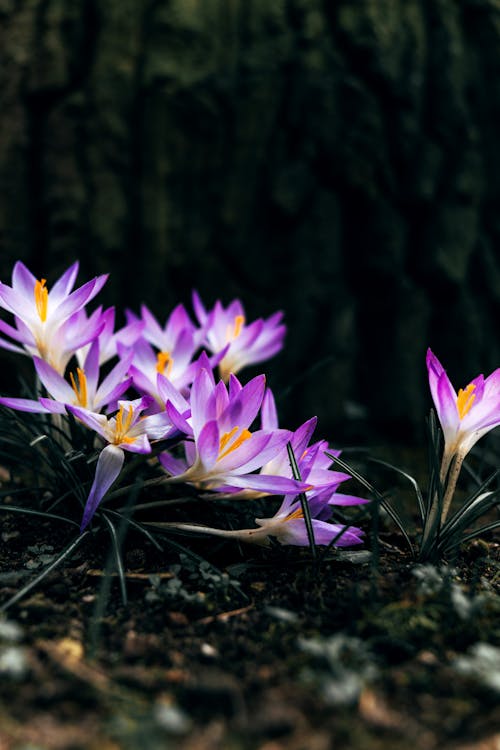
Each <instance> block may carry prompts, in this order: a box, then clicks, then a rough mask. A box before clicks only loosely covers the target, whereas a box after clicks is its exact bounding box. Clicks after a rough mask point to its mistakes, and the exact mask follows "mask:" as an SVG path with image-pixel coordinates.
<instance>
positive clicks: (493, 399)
mask: <svg viewBox="0 0 500 750" xmlns="http://www.w3.org/2000/svg"><path fill="white" fill-rule="evenodd" d="M427 369H428V373H429V386H430V389H431V394H432V399H433V401H434V406H435V407H436V411H437V415H438V418H439V421H440V423H441V427H442V429H443V434H444V441H445V447H444V455H445V456H446V457H447V460H448V465H449V462H450V461H451V459H452V458H453V456H454V455H455V454H460V455H461V456H462V457H465V456H466V455H467V453H468V452H469V451H470V449H471V448H472V447H473V445H475V443H476V442H477V441H478V440H479V439H480V438H481V437H482V436H483V435H485V434H486V433H487V432H489V431H490V430H492V429H493V428H494V427H497V426H498V425H500V368H498V369H497V370H495V371H494V372H492V373H491V375H489V376H488V377H487V378H484V376H483V375H478V376H477V377H476V378H474V380H472V381H471V382H470V383H469V385H467V386H466V387H465V388H460V389H459V391H458V394H457V393H456V391H455V389H454V388H453V386H452V384H451V382H450V379H449V378H448V375H447V374H446V372H445V370H444V368H443V366H442V365H441V363H440V362H439V360H438V358H437V357H436V356H435V355H434V354H433V353H432V352H431V350H430V349H428V351H427Z"/></svg>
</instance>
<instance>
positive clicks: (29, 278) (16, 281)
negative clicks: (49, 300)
mask: <svg viewBox="0 0 500 750" xmlns="http://www.w3.org/2000/svg"><path fill="white" fill-rule="evenodd" d="M36 281H37V280H36V278H35V276H33V274H32V273H31V271H29V270H28V268H26V266H25V265H24V263H23V262H22V261H20V260H19V261H17V263H16V264H15V266H14V270H13V271H12V286H13V288H14V289H16V291H19V292H20V293H21V294H23V295H24V296H25V297H27V298H28V299H34V291H35V284H36Z"/></svg>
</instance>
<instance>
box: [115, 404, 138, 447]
mask: <svg viewBox="0 0 500 750" xmlns="http://www.w3.org/2000/svg"><path fill="white" fill-rule="evenodd" d="M133 417H134V409H133V407H132V406H131V407H130V408H129V410H128V412H127V416H126V417H125V421H124V420H123V405H122V406H120V410H119V412H118V414H117V415H116V427H115V440H114V442H115V445H118V444H119V443H133V442H134V441H135V438H133V437H128V436H127V432H128V430H129V428H130V425H131V423H132V419H133Z"/></svg>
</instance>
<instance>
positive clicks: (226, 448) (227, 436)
mask: <svg viewBox="0 0 500 750" xmlns="http://www.w3.org/2000/svg"><path fill="white" fill-rule="evenodd" d="M239 429H240V428H239V427H233V429H232V430H230V432H225V433H224V434H223V435H222V436H221V438H220V440H219V457H218V459H217V461H220V460H221V458H225V457H226V456H227V455H229V453H232V452H233V451H235V450H236V449H237V448H239V447H240V445H242V444H243V443H244V442H245V440H248V438H249V437H250V436H251V435H252V433H251V432H250V431H249V430H242V431H241V435H240V436H239V437H237V438H236V440H234V441H233V442H231V440H232V439H233V437H234V436H235V435H236V434H237V432H238V430H239Z"/></svg>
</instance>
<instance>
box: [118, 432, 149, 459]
mask: <svg viewBox="0 0 500 750" xmlns="http://www.w3.org/2000/svg"><path fill="white" fill-rule="evenodd" d="M130 432H131V430H129V432H128V434H129V435H130ZM118 447H119V448H123V450H124V451H129V452H130V453H144V454H146V453H151V444H150V442H149V440H148V436H147V435H146V434H145V433H144V434H141V435H137V436H136V437H134V441H133V442H132V443H130V442H123V443H119V444H118Z"/></svg>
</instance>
